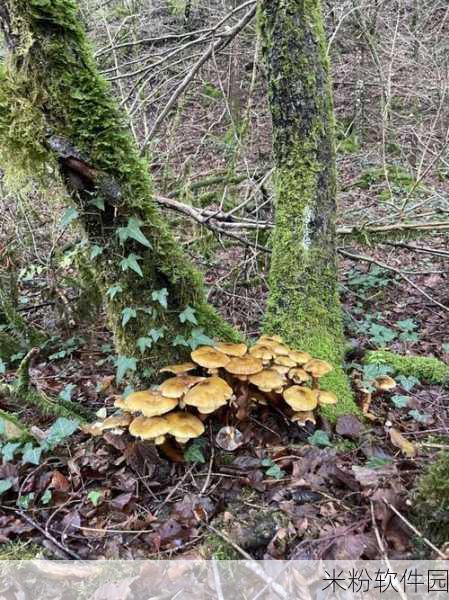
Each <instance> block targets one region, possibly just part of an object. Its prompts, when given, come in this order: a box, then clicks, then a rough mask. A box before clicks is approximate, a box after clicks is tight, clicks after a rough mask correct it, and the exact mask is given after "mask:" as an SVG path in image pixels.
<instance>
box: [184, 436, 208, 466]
mask: <svg viewBox="0 0 449 600" xmlns="http://www.w3.org/2000/svg"><path fill="white" fill-rule="evenodd" d="M205 445H206V440H204V439H202V438H197V439H196V440H193V441H192V443H191V444H190V445H189V447H188V448H186V450H184V458H185V460H186V461H187V462H191V463H199V464H204V463H205V462H206V458H205V456H204V454H203V448H204V446H205Z"/></svg>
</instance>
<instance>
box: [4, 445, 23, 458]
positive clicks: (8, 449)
mask: <svg viewBox="0 0 449 600" xmlns="http://www.w3.org/2000/svg"><path fill="white" fill-rule="evenodd" d="M21 446H22V444H21V443H20V442H8V443H7V444H5V445H4V446H2V449H1V455H2V458H3V460H4V462H5V463H7V462H9V461H10V460H12V459H13V458H14V455H15V453H16V452H17V451H18V450H19V448H20V447H21Z"/></svg>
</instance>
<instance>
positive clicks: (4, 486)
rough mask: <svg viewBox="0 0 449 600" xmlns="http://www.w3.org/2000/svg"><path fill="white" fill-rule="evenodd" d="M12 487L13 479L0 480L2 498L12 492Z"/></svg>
mask: <svg viewBox="0 0 449 600" xmlns="http://www.w3.org/2000/svg"><path fill="white" fill-rule="evenodd" d="M12 486H13V481H12V479H0V496H1V495H2V494H4V493H5V492H7V491H8V490H10V489H11V488H12Z"/></svg>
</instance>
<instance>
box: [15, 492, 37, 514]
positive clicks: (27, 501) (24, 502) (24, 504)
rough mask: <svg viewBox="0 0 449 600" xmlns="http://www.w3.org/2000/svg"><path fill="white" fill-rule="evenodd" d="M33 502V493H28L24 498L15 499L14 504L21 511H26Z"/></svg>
mask: <svg viewBox="0 0 449 600" xmlns="http://www.w3.org/2000/svg"><path fill="white" fill-rule="evenodd" d="M33 500H34V492H30V493H29V494H25V496H20V497H19V498H17V502H16V504H17V506H18V507H19V508H21V509H22V510H28V509H29V508H30V505H31V502H32V501H33Z"/></svg>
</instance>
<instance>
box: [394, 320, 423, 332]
mask: <svg viewBox="0 0 449 600" xmlns="http://www.w3.org/2000/svg"><path fill="white" fill-rule="evenodd" d="M396 325H397V326H398V327H399V329H402V331H407V332H411V331H415V329H418V325H417V323H415V321H413V320H412V319H405V320H404V321H398V322H397V323H396Z"/></svg>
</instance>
